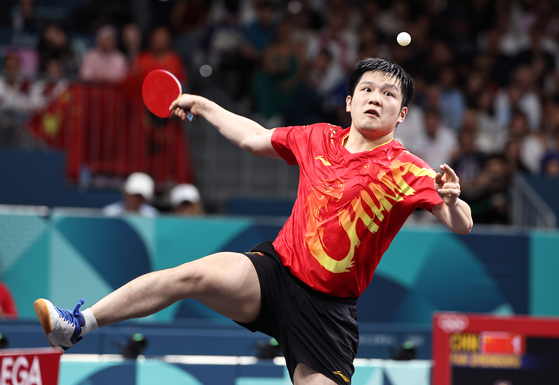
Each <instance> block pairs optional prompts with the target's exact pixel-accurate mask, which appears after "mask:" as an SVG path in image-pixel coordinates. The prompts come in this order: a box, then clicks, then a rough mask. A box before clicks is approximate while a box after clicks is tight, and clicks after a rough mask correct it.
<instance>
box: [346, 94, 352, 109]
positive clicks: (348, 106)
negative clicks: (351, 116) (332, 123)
mask: <svg viewBox="0 0 559 385" xmlns="http://www.w3.org/2000/svg"><path fill="white" fill-rule="evenodd" d="M345 112H351V95H347V98H345Z"/></svg>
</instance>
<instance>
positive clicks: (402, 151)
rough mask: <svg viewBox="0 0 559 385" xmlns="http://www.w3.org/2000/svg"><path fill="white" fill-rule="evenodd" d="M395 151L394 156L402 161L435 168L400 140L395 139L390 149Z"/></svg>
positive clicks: (425, 167) (421, 166) (430, 168)
mask: <svg viewBox="0 0 559 385" xmlns="http://www.w3.org/2000/svg"><path fill="white" fill-rule="evenodd" d="M390 150H391V151H392V152H393V157H394V158H398V159H400V161H402V162H406V163H413V164H415V165H416V166H418V167H420V168H424V169H429V170H433V168H432V167H431V166H430V165H429V163H427V162H426V161H424V160H423V159H421V158H420V157H419V156H417V155H415V154H413V153H411V152H410V151H409V150H408V149H407V148H405V147H404V146H403V145H402V144H401V143H400V142H399V141H397V140H395V139H394V144H393V146H392V147H391V149H390Z"/></svg>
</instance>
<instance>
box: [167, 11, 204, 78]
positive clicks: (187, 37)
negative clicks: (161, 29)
mask: <svg viewBox="0 0 559 385" xmlns="http://www.w3.org/2000/svg"><path fill="white" fill-rule="evenodd" d="M210 4H211V2H209V1H205V0H177V1H176V2H175V4H174V7H173V11H172V13H171V20H170V22H171V23H170V24H171V28H172V30H173V33H174V35H175V45H174V47H175V51H176V52H178V54H179V55H180V57H181V59H182V61H183V62H184V63H185V64H186V66H187V68H188V69H190V68H191V67H190V65H191V63H192V57H193V56H194V55H195V54H196V51H197V49H198V48H199V46H200V43H201V41H202V39H203V37H204V31H205V28H206V26H207V24H208V23H207V21H208V14H209V7H210Z"/></svg>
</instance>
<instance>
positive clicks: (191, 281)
mask: <svg viewBox="0 0 559 385" xmlns="http://www.w3.org/2000/svg"><path fill="white" fill-rule="evenodd" d="M206 275H207V273H206V271H205V269H204V268H203V266H199V264H197V263H194V262H189V263H185V264H182V265H180V266H177V267H175V268H174V269H173V274H172V277H173V278H172V279H171V281H172V283H173V284H174V286H175V288H176V290H177V291H178V292H181V293H186V296H187V297H191V296H192V295H195V294H196V293H198V292H200V291H201V290H204V285H205V283H204V282H205V277H206Z"/></svg>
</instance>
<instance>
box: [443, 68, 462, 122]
mask: <svg viewBox="0 0 559 385" xmlns="http://www.w3.org/2000/svg"><path fill="white" fill-rule="evenodd" d="M438 83H439V86H440V87H439V90H440V93H439V103H438V106H439V114H440V117H441V121H442V122H443V123H444V124H445V125H446V126H447V127H450V128H452V129H453V130H455V131H459V130H460V128H461V126H462V121H463V119H464V112H465V111H466V100H465V98H464V94H463V93H462V91H460V89H458V87H456V71H455V70H454V69H453V68H452V67H451V66H445V67H443V68H442V69H441V72H440V73H439V79H438Z"/></svg>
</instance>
